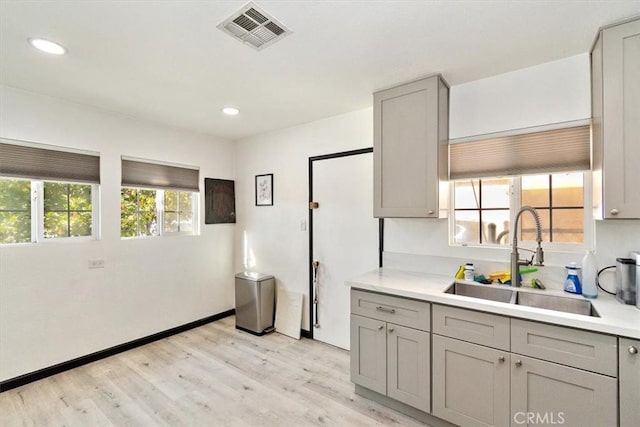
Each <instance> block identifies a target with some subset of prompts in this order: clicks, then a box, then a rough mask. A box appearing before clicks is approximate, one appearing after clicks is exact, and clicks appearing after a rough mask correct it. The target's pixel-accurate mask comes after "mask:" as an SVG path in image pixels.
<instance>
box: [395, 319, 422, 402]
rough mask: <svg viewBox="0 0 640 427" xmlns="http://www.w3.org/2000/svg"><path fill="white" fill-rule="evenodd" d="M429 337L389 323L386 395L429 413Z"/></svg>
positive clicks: (414, 330)
mask: <svg viewBox="0 0 640 427" xmlns="http://www.w3.org/2000/svg"><path fill="white" fill-rule="evenodd" d="M429 338H430V334H429V333H428V332H424V331H418V330H416V329H411V328H407V327H405V326H399V325H394V324H392V323H388V324H387V396H389V397H391V398H392V399H396V400H398V401H400V402H402V403H406V404H407V405H409V406H413V407H414V408H417V409H420V410H422V411H424V412H430V410H431V405H430V396H431V378H430V377H431V375H430V372H431V365H430V363H429V362H430V360H429V354H430V353H431V351H430V343H429V341H430V339H429Z"/></svg>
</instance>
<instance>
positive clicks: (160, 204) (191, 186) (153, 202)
mask: <svg viewBox="0 0 640 427" xmlns="http://www.w3.org/2000/svg"><path fill="white" fill-rule="evenodd" d="M199 177H200V171H199V170H198V168H196V167H189V166H180V165H173V164H167V163H160V162H156V163H154V162H151V161H147V160H140V159H133V158H127V157H122V181H121V182H122V189H121V193H120V194H121V213H120V236H121V237H122V238H131V237H153V236H164V235H172V234H197V233H198V199H199V198H198V191H199V185H198V184H199V180H200V178H199Z"/></svg>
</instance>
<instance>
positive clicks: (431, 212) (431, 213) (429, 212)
mask: <svg viewBox="0 0 640 427" xmlns="http://www.w3.org/2000/svg"><path fill="white" fill-rule="evenodd" d="M427 213H428V214H429V215H433V214H434V213H435V212H434V211H427Z"/></svg>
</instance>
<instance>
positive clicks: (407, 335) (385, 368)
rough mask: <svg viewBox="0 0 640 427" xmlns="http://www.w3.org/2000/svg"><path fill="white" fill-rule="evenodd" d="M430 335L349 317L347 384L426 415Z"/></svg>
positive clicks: (429, 407) (375, 321)
mask: <svg viewBox="0 0 640 427" xmlns="http://www.w3.org/2000/svg"><path fill="white" fill-rule="evenodd" d="M429 354H430V334H429V333H428V332H424V331H419V330H417V329H412V328H407V327H405V326H400V325H396V324H393V323H387V322H384V321H380V320H376V319H370V318H368V317H363V316H359V315H356V314H352V315H351V381H352V382H354V383H355V384H358V385H361V386H362V387H365V388H368V389H369V390H373V391H375V392H377V393H380V394H382V395H386V396H388V397H390V398H392V399H395V400H397V401H399V402H402V403H405V404H407V405H409V406H412V407H414V408H417V409H420V410H422V411H424V412H430V410H431V404H430V398H431V395H430V390H431V375H430V368H431V364H430V357H429Z"/></svg>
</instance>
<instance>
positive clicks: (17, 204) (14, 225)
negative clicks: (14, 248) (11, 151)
mask: <svg viewBox="0 0 640 427" xmlns="http://www.w3.org/2000/svg"><path fill="white" fill-rule="evenodd" d="M25 242H31V181H27V180H23V179H0V243H2V244H6V243H25Z"/></svg>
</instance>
